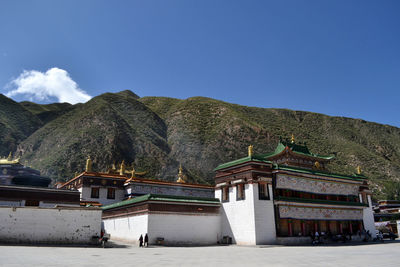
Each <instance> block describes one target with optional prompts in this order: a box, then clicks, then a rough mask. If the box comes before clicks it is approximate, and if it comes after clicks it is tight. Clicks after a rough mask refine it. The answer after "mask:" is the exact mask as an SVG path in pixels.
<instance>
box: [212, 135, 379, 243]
mask: <svg viewBox="0 0 400 267" xmlns="http://www.w3.org/2000/svg"><path fill="white" fill-rule="evenodd" d="M332 159H333V157H332V156H322V155H317V154H313V153H312V152H310V151H309V149H308V147H307V145H306V144H305V143H296V142H295V140H294V137H293V136H292V139H291V140H285V141H284V140H280V142H279V144H278V146H277V147H276V149H275V151H273V152H271V153H266V154H258V155H255V154H254V153H253V147H252V146H250V147H249V151H248V156H247V157H244V158H241V159H238V160H235V161H231V162H228V163H224V164H221V165H219V166H218V167H217V168H216V169H215V171H216V176H215V184H216V189H215V197H216V198H219V199H220V200H221V202H222V207H221V216H222V218H221V221H222V233H221V234H222V236H229V237H231V238H232V240H233V242H234V243H236V244H243V245H256V244H276V243H278V244H296V243H302V242H309V241H310V235H312V234H314V233H315V232H318V233H319V235H327V234H329V235H337V234H340V235H343V234H350V235H355V234H356V233H357V232H358V231H362V230H364V229H365V230H366V231H369V232H370V233H371V235H375V227H374V219H373V213H372V203H371V191H370V190H369V188H368V182H367V177H365V176H364V175H363V174H362V173H361V169H360V168H358V171H357V173H355V174H354V175H342V174H335V173H330V172H328V171H327V170H326V165H327V164H328V163H329V161H330V160H332Z"/></svg>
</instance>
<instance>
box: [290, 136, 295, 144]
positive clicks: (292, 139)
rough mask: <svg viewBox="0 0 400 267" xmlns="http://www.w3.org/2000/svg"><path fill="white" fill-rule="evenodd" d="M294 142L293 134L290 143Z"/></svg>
mask: <svg viewBox="0 0 400 267" xmlns="http://www.w3.org/2000/svg"><path fill="white" fill-rule="evenodd" d="M294 141H295V139H294V134H292V137H291V138H290V143H292V144H294Z"/></svg>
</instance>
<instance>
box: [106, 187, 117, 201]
mask: <svg viewBox="0 0 400 267" xmlns="http://www.w3.org/2000/svg"><path fill="white" fill-rule="evenodd" d="M107 198H108V199H115V188H107Z"/></svg>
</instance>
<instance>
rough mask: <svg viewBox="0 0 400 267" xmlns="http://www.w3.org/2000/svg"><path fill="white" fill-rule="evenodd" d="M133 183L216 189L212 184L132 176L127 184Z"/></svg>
mask: <svg viewBox="0 0 400 267" xmlns="http://www.w3.org/2000/svg"><path fill="white" fill-rule="evenodd" d="M133 183H142V184H155V185H168V186H179V187H191V188H203V189H214V186H211V185H202V184H190V183H179V182H169V181H161V180H152V179H144V178H130V179H128V180H127V181H126V182H125V185H129V184H133Z"/></svg>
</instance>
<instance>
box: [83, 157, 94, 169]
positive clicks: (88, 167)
mask: <svg viewBox="0 0 400 267" xmlns="http://www.w3.org/2000/svg"><path fill="white" fill-rule="evenodd" d="M85 171H86V172H91V171H92V159H91V158H90V156H88V157H87V160H86V169H85Z"/></svg>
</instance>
